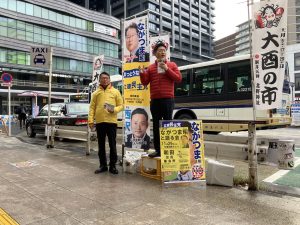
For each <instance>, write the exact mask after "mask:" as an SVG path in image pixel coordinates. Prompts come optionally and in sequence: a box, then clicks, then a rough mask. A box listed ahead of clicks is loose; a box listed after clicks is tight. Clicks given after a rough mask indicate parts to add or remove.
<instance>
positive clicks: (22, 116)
mask: <svg viewBox="0 0 300 225" xmlns="http://www.w3.org/2000/svg"><path fill="white" fill-rule="evenodd" d="M18 119H19V121H20V128H22V127H24V126H25V120H26V114H25V113H21V114H20V115H19V118H18Z"/></svg>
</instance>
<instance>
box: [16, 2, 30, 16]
mask: <svg viewBox="0 0 300 225" xmlns="http://www.w3.org/2000/svg"><path fill="white" fill-rule="evenodd" d="M27 4H28V3H27ZM25 9H26V4H25V2H21V1H18V5H17V12H19V13H24V14H25V13H26V10H25Z"/></svg>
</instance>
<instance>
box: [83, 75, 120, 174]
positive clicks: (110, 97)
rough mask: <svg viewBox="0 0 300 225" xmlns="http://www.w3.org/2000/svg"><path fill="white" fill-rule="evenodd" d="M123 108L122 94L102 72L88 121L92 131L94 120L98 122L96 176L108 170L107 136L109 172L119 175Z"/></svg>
mask: <svg viewBox="0 0 300 225" xmlns="http://www.w3.org/2000/svg"><path fill="white" fill-rule="evenodd" d="M123 108H124V106H123V98H122V96H121V94H120V92H119V91H118V90H117V89H115V88H114V87H113V86H112V85H111V83H110V75H109V74H108V73H106V72H102V73H101V74H100V86H99V88H98V90H96V91H95V92H93V94H92V98H91V103H90V110H89V120H88V122H89V127H90V128H91V129H92V128H93V127H94V120H95V121H96V130H97V138H98V156H99V161H100V167H99V169H97V170H95V174H98V173H102V172H105V171H107V170H108V167H107V160H106V151H105V139H106V136H107V137H108V143H109V148H110V161H109V172H111V173H112V174H118V170H117V168H116V163H117V160H118V155H117V146H116V136H117V114H118V112H120V111H122V110H123Z"/></svg>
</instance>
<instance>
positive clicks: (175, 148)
mask: <svg viewBox="0 0 300 225" xmlns="http://www.w3.org/2000/svg"><path fill="white" fill-rule="evenodd" d="M160 145H161V171H162V174H163V181H164V183H184V182H198V181H202V180H205V157H204V141H203V127H202V121H200V120H172V121H161V124H160Z"/></svg>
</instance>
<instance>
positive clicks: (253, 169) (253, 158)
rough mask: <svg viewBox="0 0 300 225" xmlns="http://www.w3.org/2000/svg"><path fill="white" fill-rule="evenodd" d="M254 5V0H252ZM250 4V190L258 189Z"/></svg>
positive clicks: (248, 4)
mask: <svg viewBox="0 0 300 225" xmlns="http://www.w3.org/2000/svg"><path fill="white" fill-rule="evenodd" d="M251 5H253V0H251ZM247 6H248V23H249V46H250V65H251V84H252V105H253V121H252V122H249V123H248V165H249V174H248V176H249V180H248V183H249V184H248V190H251V191H256V190H258V177H257V155H256V150H257V139H256V124H255V121H256V106H255V83H254V73H253V59H252V58H253V56H252V34H251V17H250V2H249V0H247Z"/></svg>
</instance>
